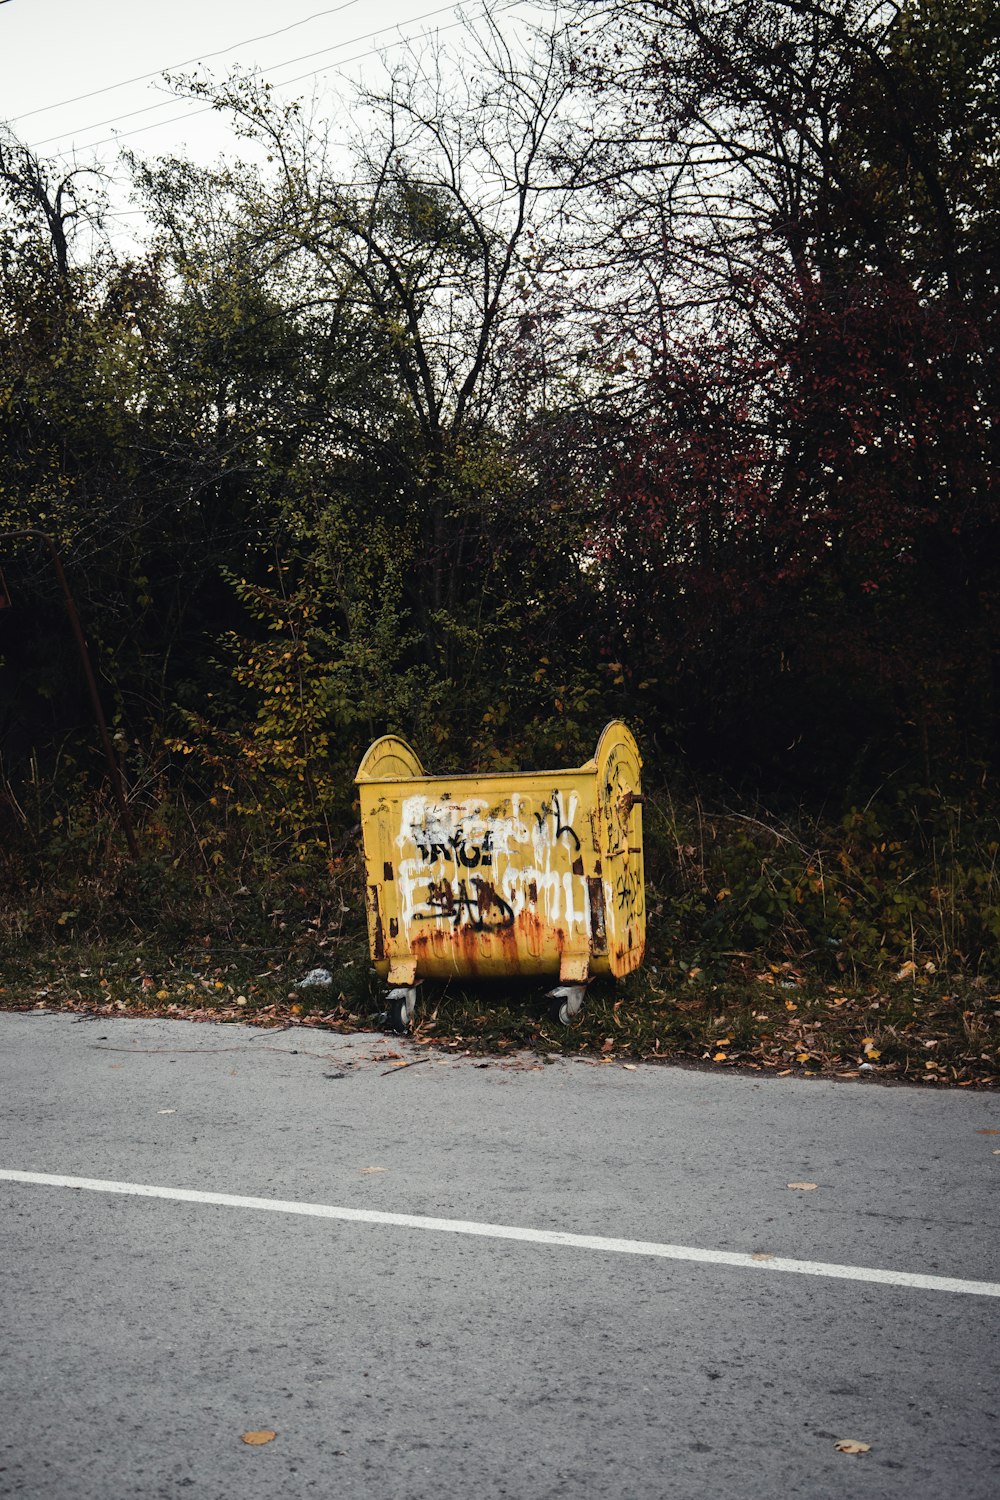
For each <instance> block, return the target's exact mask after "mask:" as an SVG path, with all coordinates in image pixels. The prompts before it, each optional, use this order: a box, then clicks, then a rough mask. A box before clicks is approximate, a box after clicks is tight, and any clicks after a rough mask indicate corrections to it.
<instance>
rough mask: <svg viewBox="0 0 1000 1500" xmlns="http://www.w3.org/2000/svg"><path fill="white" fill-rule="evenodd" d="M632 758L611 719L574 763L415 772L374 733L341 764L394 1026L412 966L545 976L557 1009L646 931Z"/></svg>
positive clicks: (577, 997) (401, 1016) (622, 964)
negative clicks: (356, 821) (350, 773)
mask: <svg viewBox="0 0 1000 1500" xmlns="http://www.w3.org/2000/svg"><path fill="white" fill-rule="evenodd" d="M641 767H642V759H641V757H640V755H639V750H638V747H637V745H636V743H635V740H634V739H633V737H632V735H631V733H630V732H629V730H628V729H627V728H626V726H625V725H624V724H623V723H621V721H619V720H615V721H614V722H612V723H610V724H608V725H607V727H606V728H605V730H604V732H603V733H602V735H601V737H600V739H599V740H598V742H597V749H596V751H595V753H594V757H593V759H592V760H588V761H587V763H586V765H583V766H580V767H579V768H578V769H575V770H562V771H506V772H495V773H492V774H489V775H481V776H480V775H458V776H427V775H425V774H424V771H423V768H422V766H421V764H420V761H419V760H418V759H417V756H416V755H415V754H414V752H413V750H411V748H410V746H409V745H407V744H406V742H405V740H401V739H398V738H397V737H396V736H395V735H391V734H389V735H383V736H382V738H381V739H378V740H376V741H375V743H374V744H373V745H372V746H371V748H370V749H369V750H368V752H367V754H366V755H365V757H364V759H363V760H362V762H361V765H360V766H359V767H358V774H357V777H356V781H357V785H358V787H359V789H360V797H361V829H362V837H363V840H364V852H365V867H366V871H367V888H368V890H367V896H368V937H369V945H370V948H371V956H372V960H373V962H374V965H375V968H376V971H377V972H378V973H379V974H380V975H381V976H382V977H383V978H384V979H386V980H387V981H388V983H389V987H390V990H389V1000H388V1011H389V1019H390V1022H391V1024H392V1025H393V1026H395V1027H396V1029H398V1030H405V1029H406V1028H407V1027H408V1026H409V1023H410V1020H411V1019H412V1016H413V1010H414V1005H415V1001H416V985H417V983H418V982H419V981H420V980H422V979H445V978H450V977H454V976H461V977H462V978H465V979H488V978H497V977H500V976H506V975H512V974H520V975H553V976H558V979H559V984H558V986H557V987H556V988H555V989H554V990H552V991H550V996H551V998H552V1000H553V1001H554V1005H553V1010H554V1013H555V1014H556V1015H557V1016H558V1017H559V1019H560V1020H562V1021H563V1022H566V1021H568V1020H569V1018H570V1017H571V1016H572V1015H575V1014H576V1013H577V1011H578V1010H579V1009H580V1006H581V1005H582V1003H583V997H584V993H585V990H586V986H587V983H588V981H589V979H590V978H591V976H592V975H594V974H601V973H611V974H613V975H615V977H616V978H621V977H622V976H623V975H625V974H629V973H631V971H632V970H633V969H635V968H637V967H638V966H639V964H640V963H641V962H642V955H643V950H644V948H645V941H646V905H645V893H644V887H643V868H642V811H641V808H642V795H641V785H640V770H641Z"/></svg>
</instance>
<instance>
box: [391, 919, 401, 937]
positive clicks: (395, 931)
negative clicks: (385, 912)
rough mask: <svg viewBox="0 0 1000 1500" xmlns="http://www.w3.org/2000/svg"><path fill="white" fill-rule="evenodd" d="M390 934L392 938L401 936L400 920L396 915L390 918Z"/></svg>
mask: <svg viewBox="0 0 1000 1500" xmlns="http://www.w3.org/2000/svg"><path fill="white" fill-rule="evenodd" d="M389 936H390V937H391V938H397V937H399V920H398V918H396V917H390V918H389Z"/></svg>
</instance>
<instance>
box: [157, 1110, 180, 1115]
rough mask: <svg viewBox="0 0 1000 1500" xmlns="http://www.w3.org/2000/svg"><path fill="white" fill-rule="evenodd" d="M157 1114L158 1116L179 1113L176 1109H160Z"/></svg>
mask: <svg viewBox="0 0 1000 1500" xmlns="http://www.w3.org/2000/svg"><path fill="white" fill-rule="evenodd" d="M156 1113H157V1114H158V1115H175V1114H176V1113H177V1111H176V1109H158V1110H157V1111H156Z"/></svg>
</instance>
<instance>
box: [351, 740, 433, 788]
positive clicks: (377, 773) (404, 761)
mask: <svg viewBox="0 0 1000 1500" xmlns="http://www.w3.org/2000/svg"><path fill="white" fill-rule="evenodd" d="M423 774H424V768H423V766H422V765H421V764H420V757H419V756H418V754H417V752H416V751H415V750H414V749H413V747H412V745H408V744H407V743H406V741H405V740H404V739H400V737H399V735H398V734H383V735H382V737H381V738H380V739H377V740H376V741H375V743H374V744H373V745H370V746H369V747H368V749H367V750H366V751H365V753H364V756H363V757H362V760H361V764H360V766H358V772H357V775H356V776H355V778H354V784H355V786H360V785H361V784H362V783H364V782H368V781H410V780H412V779H414V778H416V777H419V776H423Z"/></svg>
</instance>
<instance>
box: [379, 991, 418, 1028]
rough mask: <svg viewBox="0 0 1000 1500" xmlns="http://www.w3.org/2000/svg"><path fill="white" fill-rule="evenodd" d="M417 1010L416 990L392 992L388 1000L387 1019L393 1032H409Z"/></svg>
mask: <svg viewBox="0 0 1000 1500" xmlns="http://www.w3.org/2000/svg"><path fill="white" fill-rule="evenodd" d="M416 1008H417V992H416V989H414V988H404V989H397V990H390V991H389V994H388V997H387V1000H386V1019H387V1021H388V1023H389V1027H390V1029H391V1030H392V1031H409V1029H410V1022H411V1021H412V1020H413V1013H414V1011H415V1010H416Z"/></svg>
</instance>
